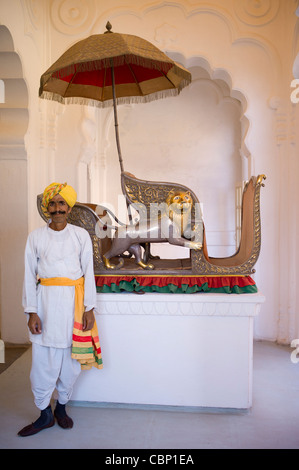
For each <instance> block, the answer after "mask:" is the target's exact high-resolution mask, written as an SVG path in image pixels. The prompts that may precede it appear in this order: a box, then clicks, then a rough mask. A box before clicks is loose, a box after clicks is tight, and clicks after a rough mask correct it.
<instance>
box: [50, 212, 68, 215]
mask: <svg viewBox="0 0 299 470" xmlns="http://www.w3.org/2000/svg"><path fill="white" fill-rule="evenodd" d="M58 214H61V215H62V214H66V211H55V212H50V215H58Z"/></svg>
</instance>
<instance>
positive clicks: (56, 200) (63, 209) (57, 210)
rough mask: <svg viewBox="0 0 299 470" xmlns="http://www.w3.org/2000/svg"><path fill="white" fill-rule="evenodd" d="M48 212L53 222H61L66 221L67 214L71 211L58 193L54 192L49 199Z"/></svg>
mask: <svg viewBox="0 0 299 470" xmlns="http://www.w3.org/2000/svg"><path fill="white" fill-rule="evenodd" d="M48 212H49V214H50V217H51V219H52V221H53V222H56V223H58V222H63V221H66V219H67V216H68V214H69V213H70V212H71V207H69V206H68V204H67V203H66V201H65V200H64V199H63V197H62V196H60V194H56V196H54V197H53V198H52V199H51V200H50V201H49V204H48Z"/></svg>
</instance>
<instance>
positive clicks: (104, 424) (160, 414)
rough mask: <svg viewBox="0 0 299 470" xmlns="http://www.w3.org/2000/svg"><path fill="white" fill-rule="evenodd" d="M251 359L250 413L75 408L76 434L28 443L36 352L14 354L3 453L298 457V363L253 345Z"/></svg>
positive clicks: (4, 391)
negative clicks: (286, 452) (199, 452)
mask: <svg viewBox="0 0 299 470" xmlns="http://www.w3.org/2000/svg"><path fill="white" fill-rule="evenodd" d="M253 352H254V360H253V406H252V409H251V410H249V411H248V412H238V411H232V412H227V411H226V412H224V411H223V410H221V409H214V410H206V411H205V410H201V411H194V410H189V409H188V408H186V409H180V410H173V409H171V410H169V409H167V408H165V409H159V410H157V409H150V408H146V407H145V409H138V408H134V406H131V407H117V406H113V405H111V406H105V407H101V406H99V407H91V406H74V405H71V406H69V407H68V410H69V414H70V416H72V418H73V419H74V423H75V424H74V427H73V429H71V430H63V429H61V428H59V426H58V425H57V424H55V426H53V427H52V428H50V429H46V430H44V431H42V432H40V433H39V434H37V435H35V436H31V437H27V438H21V437H19V436H17V432H18V431H19V430H20V429H21V428H22V427H23V426H25V425H27V424H29V423H31V422H32V421H33V420H35V419H36V418H37V416H38V412H37V410H36V408H35V406H34V404H33V399H32V395H31V390H30V381H29V372H30V364H31V351H30V350H26V351H25V352H24V353H23V354H21V355H20V356H19V357H18V359H16V360H15V356H13V354H11V356H12V363H11V365H10V366H9V367H8V368H6V370H4V372H2V374H1V375H0V416H1V426H0V448H1V449H102V451H101V452H104V453H105V452H107V453H108V451H109V452H110V450H118V451H120V449H126V450H128V449H135V452H136V449H137V450H138V449H140V452H141V449H148V450H150V449H164V450H165V449H172V450H174V449H180V450H182V449H183V450H184V449H189V450H190V449H194V450H195V449H298V448H299V363H294V362H292V361H291V352H292V349H290V348H288V347H284V346H279V345H276V344H275V343H271V342H265V341H259V342H254V348H253ZM11 353H12V352H11ZM19 353H20V351H16V352H15V354H17V355H18V354H19ZM228 380H229V379H228ZM232 387H233V384H232ZM184 453H186V452H185V451H184ZM97 455H100V454H97ZM110 455H111V454H110ZM118 455H120V454H118ZM127 455H129V454H127ZM191 455H192V453H191Z"/></svg>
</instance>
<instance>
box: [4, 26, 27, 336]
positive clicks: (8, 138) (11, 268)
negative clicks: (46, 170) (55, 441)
mask: <svg viewBox="0 0 299 470" xmlns="http://www.w3.org/2000/svg"><path fill="white" fill-rule="evenodd" d="M0 77H1V79H2V81H3V85H4V98H5V99H4V100H2V101H3V102H0V122H1V125H0V226H1V234H3V236H1V253H0V265H1V267H2V268H3V269H2V272H1V273H0V274H1V278H0V324H1V337H9V334H10V331H11V328H12V325H15V324H17V323H18V318H19V315H20V308H21V305H20V299H19V295H16V292H17V293H18V292H22V282H23V279H22V276H21V275H20V263H19V260H22V259H23V256H24V252H23V250H24V244H25V240H26V237H27V234H28V205H27V196H28V194H27V188H28V182H27V152H26V149H25V135H26V132H27V128H28V121H29V113H28V90H27V86H26V83H25V80H24V77H23V70H22V64H21V60H20V57H19V55H18V54H17V53H16V52H15V49H14V43H13V38H12V35H11V33H10V31H9V29H8V28H7V27H6V26H4V25H0ZM13 214H14V216H13ZM4 267H5V269H4ZM4 271H5V272H4ZM17 335H18V334H17ZM25 336H26V330H25V331H24V337H25ZM16 337H17V336H16ZM20 342H23V339H22V340H21V341H20Z"/></svg>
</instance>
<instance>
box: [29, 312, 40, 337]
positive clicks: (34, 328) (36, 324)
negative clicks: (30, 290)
mask: <svg viewBox="0 0 299 470" xmlns="http://www.w3.org/2000/svg"><path fill="white" fill-rule="evenodd" d="M28 315H29V321H28V328H29V330H30V331H31V333H32V334H33V335H40V334H41V332H42V323H41V320H40V318H39V316H38V314H37V313H29V314H28Z"/></svg>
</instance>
